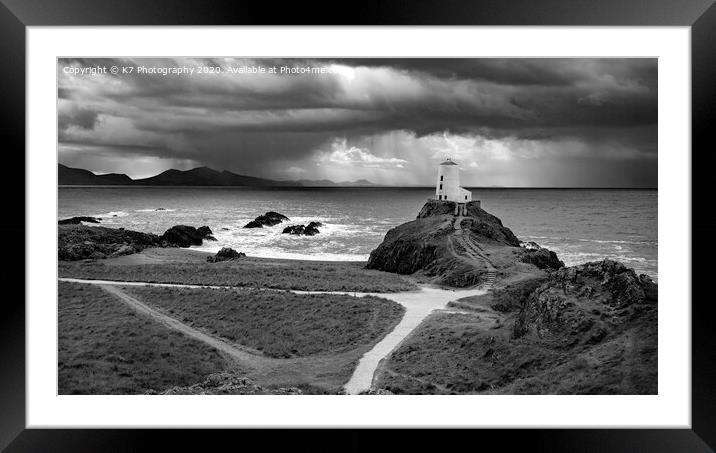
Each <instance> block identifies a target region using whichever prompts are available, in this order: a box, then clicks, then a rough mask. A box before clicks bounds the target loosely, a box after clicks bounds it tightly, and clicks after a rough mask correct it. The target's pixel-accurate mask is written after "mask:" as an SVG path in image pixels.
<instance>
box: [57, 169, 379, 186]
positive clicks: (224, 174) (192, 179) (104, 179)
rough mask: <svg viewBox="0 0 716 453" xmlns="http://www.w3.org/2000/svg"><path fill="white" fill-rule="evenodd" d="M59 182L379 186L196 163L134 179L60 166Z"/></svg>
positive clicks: (96, 184)
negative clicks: (272, 175) (277, 178)
mask: <svg viewBox="0 0 716 453" xmlns="http://www.w3.org/2000/svg"><path fill="white" fill-rule="evenodd" d="M57 174H58V184H59V185H61V186H77V185H86V186H116V185H138V186H226V187H370V186H376V184H373V183H372V182H370V181H367V180H365V179H359V180H357V181H346V182H340V183H335V182H333V181H331V180H328V179H322V180H317V181H313V180H301V181H274V180H272V179H263V178H255V177H253V176H244V175H238V174H236V173H232V172H230V171H226V170H224V171H217V170H213V169H211V168H209V167H197V168H192V169H191V170H174V169H171V170H167V171H164V172H162V173H159V174H158V175H155V176H151V177H149V178H142V179H132V178H130V177H129V176H127V175H124V174H117V173H111V174H106V175H96V174H94V173H92V172H91V171H89V170H84V169H81V168H71V167H68V166H66V165H62V164H58V166H57Z"/></svg>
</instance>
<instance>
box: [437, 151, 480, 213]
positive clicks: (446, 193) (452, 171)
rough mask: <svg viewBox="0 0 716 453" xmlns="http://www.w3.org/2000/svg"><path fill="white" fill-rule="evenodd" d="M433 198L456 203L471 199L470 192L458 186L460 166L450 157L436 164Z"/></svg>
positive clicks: (466, 201)
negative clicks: (436, 178)
mask: <svg viewBox="0 0 716 453" xmlns="http://www.w3.org/2000/svg"><path fill="white" fill-rule="evenodd" d="M435 199H436V200H438V201H454V202H456V203H468V202H470V201H472V192H470V191H469V190H465V189H463V188H462V187H460V166H459V165H458V164H457V163H456V162H454V161H453V160H452V159H450V158H448V159H446V160H445V161H444V162H441V163H440V165H438V180H437V182H436V183H435Z"/></svg>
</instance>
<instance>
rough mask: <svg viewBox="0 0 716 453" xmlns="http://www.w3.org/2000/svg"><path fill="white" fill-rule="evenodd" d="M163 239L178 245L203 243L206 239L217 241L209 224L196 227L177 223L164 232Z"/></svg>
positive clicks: (189, 245) (188, 245)
mask: <svg viewBox="0 0 716 453" xmlns="http://www.w3.org/2000/svg"><path fill="white" fill-rule="evenodd" d="M161 239H162V240H163V241H167V242H168V243H170V244H174V245H176V246H177V247H191V246H192V245H202V243H203V241H204V240H209V241H215V240H216V238H215V237H214V236H213V232H212V231H211V229H210V228H209V227H208V226H202V227H199V228H194V227H193V226H188V225H175V226H173V227H171V228H169V229H168V230H167V231H165V232H164V234H162V236H161Z"/></svg>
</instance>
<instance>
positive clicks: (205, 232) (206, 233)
mask: <svg viewBox="0 0 716 453" xmlns="http://www.w3.org/2000/svg"><path fill="white" fill-rule="evenodd" d="M196 231H197V232H198V233H199V234H200V235H201V237H202V239H207V240H209V241H215V240H216V238H215V237H214V232H213V231H211V228H209V227H208V226H206V225H205V226H201V227H199V228H197V229H196Z"/></svg>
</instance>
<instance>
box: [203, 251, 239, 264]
mask: <svg viewBox="0 0 716 453" xmlns="http://www.w3.org/2000/svg"><path fill="white" fill-rule="evenodd" d="M245 256H246V254H245V253H243V252H237V251H236V250H234V249H232V248H229V247H222V248H221V250H219V251H218V252H216V255H214V256H207V257H206V261H207V262H209V263H219V262H221V261H233V260H238V259H239V258H243V257H245Z"/></svg>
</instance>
